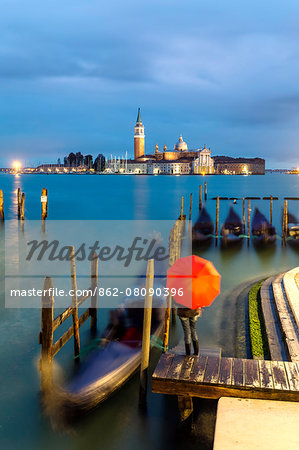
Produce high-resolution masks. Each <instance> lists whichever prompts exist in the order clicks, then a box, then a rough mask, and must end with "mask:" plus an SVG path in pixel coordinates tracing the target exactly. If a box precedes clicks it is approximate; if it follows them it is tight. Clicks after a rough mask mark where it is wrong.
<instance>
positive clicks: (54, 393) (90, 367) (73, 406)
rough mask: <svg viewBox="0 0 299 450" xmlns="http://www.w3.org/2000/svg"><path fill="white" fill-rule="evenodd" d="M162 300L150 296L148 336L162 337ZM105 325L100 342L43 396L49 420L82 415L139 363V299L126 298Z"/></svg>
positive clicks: (140, 325)
mask: <svg viewBox="0 0 299 450" xmlns="http://www.w3.org/2000/svg"><path fill="white" fill-rule="evenodd" d="M142 305H143V300H142ZM164 310H165V309H164V302H163V301H162V300H161V299H160V298H159V299H158V298H153V310H152V327H151V335H152V336H155V337H158V336H161V334H162V330H163V325H164ZM113 312H114V313H115V314H116V313H117V324H116V323H115V315H114V316H113V315H112V317H111V321H110V323H109V325H108V326H107V328H106V330H105V333H104V335H103V336H102V339H101V344H100V345H99V346H98V347H97V348H96V349H94V350H93V351H91V352H90V353H89V355H88V356H87V357H86V358H85V360H83V361H82V362H81V363H80V366H79V368H78V370H77V371H76V372H75V374H74V375H73V376H72V378H71V379H70V380H69V381H68V382H67V383H66V384H65V385H64V386H57V385H54V387H53V389H52V390H51V391H50V392H48V394H47V396H46V398H45V405H44V406H45V408H46V410H47V412H48V414H49V415H50V416H51V418H52V420H56V419H55V418H56V417H57V416H59V420H62V421H69V420H72V419H75V418H78V417H80V416H82V414H84V413H85V412H87V411H89V410H91V409H93V408H95V407H96V406H97V405H98V404H99V403H101V402H103V401H104V400H106V399H107V398H108V397H109V396H110V395H112V394H113V393H114V392H115V391H116V390H118V389H120V388H121V387H122V386H123V385H124V384H125V383H126V382H127V381H128V379H129V378H130V377H131V376H132V375H133V374H134V373H135V372H136V370H137V369H138V367H139V366H140V363H141V345H142V324H143V308H142V307H141V304H140V301H138V300H132V299H127V300H126V302H125V303H124V304H123V305H122V306H121V307H120V308H118V309H117V310H114V311H113Z"/></svg>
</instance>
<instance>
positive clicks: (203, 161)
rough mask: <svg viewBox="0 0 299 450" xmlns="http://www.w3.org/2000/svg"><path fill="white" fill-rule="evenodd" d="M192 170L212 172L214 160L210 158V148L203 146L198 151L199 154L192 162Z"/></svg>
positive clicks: (202, 172) (196, 172)
mask: <svg viewBox="0 0 299 450" xmlns="http://www.w3.org/2000/svg"><path fill="white" fill-rule="evenodd" d="M192 170H193V173H195V174H206V173H208V174H211V173H214V160H213V158H211V150H210V149H208V148H206V147H205V146H204V148H203V149H202V150H201V151H200V152H199V156H198V157H197V158H195V159H194V160H193V162H192Z"/></svg>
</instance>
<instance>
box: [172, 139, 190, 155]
mask: <svg viewBox="0 0 299 450" xmlns="http://www.w3.org/2000/svg"><path fill="white" fill-rule="evenodd" d="M174 149H175V150H177V151H179V152H186V151H187V150H188V145H187V144H186V142H185V141H184V140H183V137H182V135H180V137H179V140H178V142H177V143H176V144H175V146H174Z"/></svg>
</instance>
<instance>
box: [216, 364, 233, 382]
mask: <svg viewBox="0 0 299 450" xmlns="http://www.w3.org/2000/svg"><path fill="white" fill-rule="evenodd" d="M232 363H233V359H232V358H221V362H220V370H219V378H218V383H219V384H225V385H230V384H231V383H232Z"/></svg>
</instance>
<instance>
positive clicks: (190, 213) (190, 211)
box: [189, 192, 192, 220]
mask: <svg viewBox="0 0 299 450" xmlns="http://www.w3.org/2000/svg"><path fill="white" fill-rule="evenodd" d="M191 215H192V192H191V194H190V209H189V220H191Z"/></svg>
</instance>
